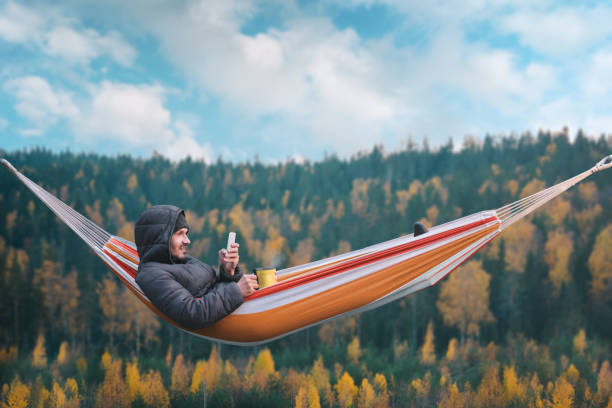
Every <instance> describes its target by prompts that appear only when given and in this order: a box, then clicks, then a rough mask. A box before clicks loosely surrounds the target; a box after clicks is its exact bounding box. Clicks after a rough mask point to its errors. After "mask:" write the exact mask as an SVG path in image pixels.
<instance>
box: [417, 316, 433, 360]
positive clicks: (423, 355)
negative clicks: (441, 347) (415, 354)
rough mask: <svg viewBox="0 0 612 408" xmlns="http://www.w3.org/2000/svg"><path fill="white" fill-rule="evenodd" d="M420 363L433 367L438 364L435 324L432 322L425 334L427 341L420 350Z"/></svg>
mask: <svg viewBox="0 0 612 408" xmlns="http://www.w3.org/2000/svg"><path fill="white" fill-rule="evenodd" d="M419 361H420V362H421V364H423V365H433V364H435V363H436V346H435V344H434V332H433V322H432V321H431V320H430V321H429V323H428V324H427V330H426V332H425V340H424V341H423V345H422V346H421V348H420V349H419Z"/></svg>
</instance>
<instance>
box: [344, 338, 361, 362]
mask: <svg viewBox="0 0 612 408" xmlns="http://www.w3.org/2000/svg"><path fill="white" fill-rule="evenodd" d="M346 355H347V357H348V359H349V361H352V362H353V363H354V364H358V363H359V357H361V347H360V346H359V338H358V337H353V340H351V342H350V343H349V345H348V346H347V348H346Z"/></svg>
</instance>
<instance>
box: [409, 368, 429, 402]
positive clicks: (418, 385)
mask: <svg viewBox="0 0 612 408" xmlns="http://www.w3.org/2000/svg"><path fill="white" fill-rule="evenodd" d="M410 387H411V388H412V389H413V390H414V392H415V394H416V397H417V398H418V399H420V400H424V399H426V398H427V397H428V396H429V391H430V390H431V373H430V372H429V371H428V372H427V374H425V377H423V379H420V378H417V379H414V380H412V382H411V383H410Z"/></svg>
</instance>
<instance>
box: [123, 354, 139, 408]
mask: <svg viewBox="0 0 612 408" xmlns="http://www.w3.org/2000/svg"><path fill="white" fill-rule="evenodd" d="M125 385H126V387H127V393H128V398H129V400H130V402H132V401H134V399H135V398H136V396H137V395H138V393H139V392H140V388H141V387H142V385H141V383H140V371H139V370H138V362H137V361H136V360H134V361H132V362H131V363H127V364H126V366H125Z"/></svg>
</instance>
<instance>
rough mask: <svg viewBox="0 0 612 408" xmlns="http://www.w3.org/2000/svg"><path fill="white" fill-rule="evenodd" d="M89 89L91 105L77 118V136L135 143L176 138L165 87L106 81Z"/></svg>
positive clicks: (165, 141) (153, 142)
mask: <svg viewBox="0 0 612 408" xmlns="http://www.w3.org/2000/svg"><path fill="white" fill-rule="evenodd" d="M90 93H91V104H90V106H89V107H88V109H87V111H86V112H84V114H83V115H82V116H81V117H79V118H78V119H77V120H76V121H75V134H76V137H77V138H80V139H83V140H86V139H94V140H95V139H96V138H99V137H103V138H106V139H109V140H116V141H121V142H123V143H126V144H129V145H133V146H143V145H154V144H166V143H168V142H169V141H170V140H171V139H172V138H173V134H172V131H171V130H170V128H169V126H170V111H168V110H167V109H166V108H165V107H164V106H163V99H162V97H163V93H164V90H163V88H162V87H160V86H149V85H144V86H142V85H129V84H122V83H114V82H108V81H104V82H102V84H100V85H96V86H92V87H91V90H90Z"/></svg>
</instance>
